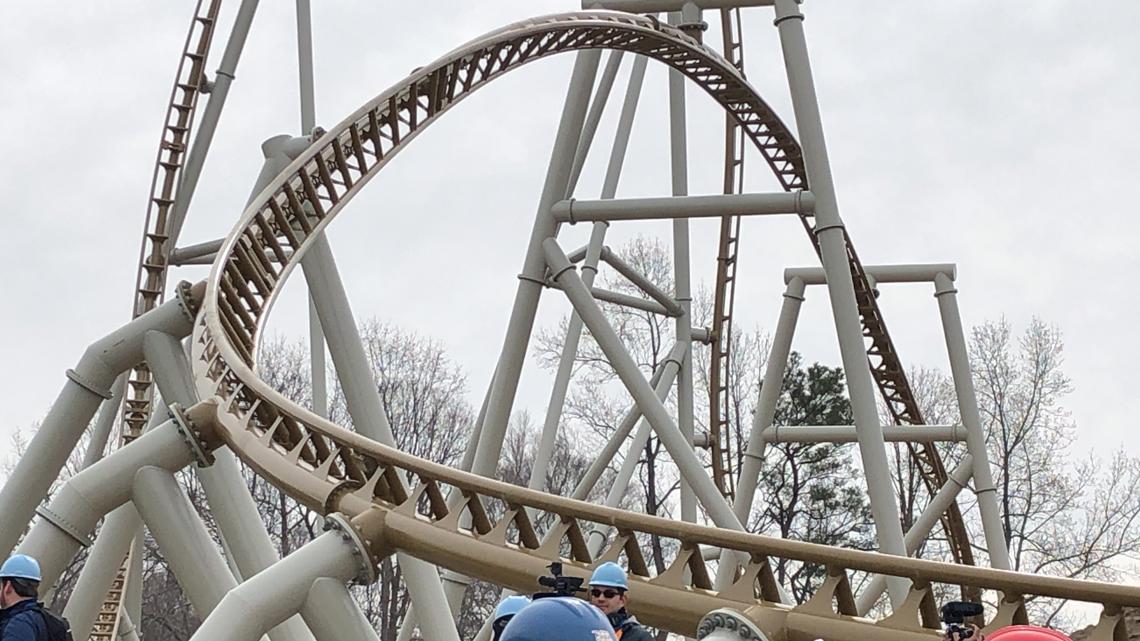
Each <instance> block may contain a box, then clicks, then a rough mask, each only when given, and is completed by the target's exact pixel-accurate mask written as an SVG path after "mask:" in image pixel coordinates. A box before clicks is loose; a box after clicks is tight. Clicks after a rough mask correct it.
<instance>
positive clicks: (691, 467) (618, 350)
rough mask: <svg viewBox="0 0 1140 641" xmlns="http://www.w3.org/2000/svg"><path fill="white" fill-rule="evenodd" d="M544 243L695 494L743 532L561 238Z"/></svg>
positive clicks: (722, 523)
mask: <svg viewBox="0 0 1140 641" xmlns="http://www.w3.org/2000/svg"><path fill="white" fill-rule="evenodd" d="M542 246H543V250H544V253H545V255H546V259H547V261H548V262H549V264H550V268H551V270H552V271H553V272H554V273H555V279H556V280H558V282H559V283H561V284H562V286H563V291H565V292H566V297H567V298H569V299H570V302H571V304H572V305H574V309H576V310H577V311H578V314H579V315H580V316H581V317H582V322H583V323H585V325H586V327H587V328H588V329H589V330H590V334H591V335H592V336H593V337H594V339H595V340H597V341H598V346H599V347H601V349H602V351H603V352H604V353H605V355H606V358H608V359H609V361H610V364H611V365H612V366H613V368H614V371H615V372H616V373H617V375H618V378H620V379H621V381H622V383H623V384H624V385H625V387H626V389H627V390H628V391H629V393H630V395H631V396H633V399H634V402H636V403H637V404H638V406H640V407H641V411H642V413H643V414H644V415H645V417H646V418H647V419H648V420H649V424H650V425H651V426H652V427H653V431H654V432H656V434H657V437H658V438H660V439H661V443H662V444H663V445H664V446H665V449H666V450H667V451H668V452H669V455H670V456H671V457H673V461H674V462H675V463H676V465H677V468H678V470H679V471H680V473H681V475H682V476H683V477H684V478H685V479H686V480H687V481H688V482H689V484H690V485H692V487H693V491H694V493H695V494H696V496H697V498H698V499H699V500H700V502H701V504H702V505H704V507H705V510H706V511H707V512H708V513H709V516H710V518H711V519H712V521H713V522H714V523H716V525H717V527H722V528H726V529H731V530H736V531H738V532H739V531H743V529H744V528H743V527H742V526H741V524H740V521H739V520H737V518H736V515H734V514H733V512H732V508H731V507H729V505H728V502H727V501H725V499H724V497H723V496H721V494H720V491H719V490H717V488H716V486H715V485H713V482H712V479H710V478H709V476H708V474H706V473H705V468H704V466H703V465H702V464H701V462H700V460H699V459H697V455H696V453H695V452H694V451H693V442H692V439H691V438H690V439H688V440H686V438H685V435H684V434H682V433H681V430H680V428H678V427H677V424H676V423H674V422H673V419H672V417H670V416H669V411H668V410H667V409H665V405H664V403H662V402H661V400H660V399H659V398H658V397H657V395H656V394H655V393H654V391H653V388H651V387H650V386H649V382H648V381H646V380H645V376H643V375H642V373H641V371H640V370H639V369H638V367H637V364H636V363H635V362H634V361H633V358H632V357H631V356H630V355H629V353H628V352H626V351H625V348H624V347H623V346H622V344H621V339H620V338H618V336H617V334H616V333H615V332H614V329H613V327H611V326H610V323H609V321H608V320H607V319H606V317H605V314H604V313H603V312H602V310H601V308H599V307H598V304H597V302H596V301H594V298H593V297H592V296H591V295H590V292H589V290H588V289H586V286H585V285H583V284H582V279H581V278H579V277H578V274H577V272H575V271H574V266H573V265H571V264H570V261H568V260H566V255H565V254H564V253H562V250H561V248H560V247H559V246H558V241H556V240H554V239H553V238H550V239H547V240H546V241H545V242H544V243H543V244H542Z"/></svg>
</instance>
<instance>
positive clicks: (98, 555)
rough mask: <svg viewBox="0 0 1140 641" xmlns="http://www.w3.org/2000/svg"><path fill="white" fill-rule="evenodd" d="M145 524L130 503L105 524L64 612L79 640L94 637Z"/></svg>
mask: <svg viewBox="0 0 1140 641" xmlns="http://www.w3.org/2000/svg"><path fill="white" fill-rule="evenodd" d="M141 525H142V519H141V518H140V517H139V513H138V511H137V510H135V506H134V504H132V503H129V502H128V503H124V504H123V505H120V506H119V507H117V508H115V509H114V510H113V511H112V512H111V513H110V514H108V515H107V518H106V519H105V520H104V521H103V527H102V528H101V529H100V531H99V536H98V538H96V539H95V545H93V546H92V547H91V553H90V554H88V555H87V561H86V562H85V563H84V564H83V569H82V570H80V572H79V579H77V580H76V582H75V588H74V589H72V591H71V596H70V597H68V599H67V605H66V606H65V607H64V609H63V616H64V617H66V618H67V620H68V622H69V623H71V631H72V634H73V635H74V637H75V638H76V639H86V638H87V637H88V636H89V635H90V634H91V628H92V626H94V624H95V620H96V619H97V618H98V616H99V608H100V607H101V606H102V605H103V601H104V600H105V599H106V598H107V590H109V589H110V587H111V583H112V581H114V580H115V575H116V574H118V572H119V568H120V567H121V566H122V565H123V559H125V558H126V556H127V553H128V552H130V549H131V542H132V541H133V540H134V536H135V532H136V531H137V530H138V528H139V526H141Z"/></svg>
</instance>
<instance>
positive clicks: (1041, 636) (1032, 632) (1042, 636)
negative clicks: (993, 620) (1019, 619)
mask: <svg viewBox="0 0 1140 641" xmlns="http://www.w3.org/2000/svg"><path fill="white" fill-rule="evenodd" d="M986 641H1072V639H1070V638H1069V637H1067V636H1065V635H1064V634H1061V633H1060V632H1058V631H1056V630H1050V629H1049V628H1041V627H1038V626H1035V625H1009V626H1006V627H1004V628H1000V629H998V630H995V631H994V632H992V633H990V634H988V635H986Z"/></svg>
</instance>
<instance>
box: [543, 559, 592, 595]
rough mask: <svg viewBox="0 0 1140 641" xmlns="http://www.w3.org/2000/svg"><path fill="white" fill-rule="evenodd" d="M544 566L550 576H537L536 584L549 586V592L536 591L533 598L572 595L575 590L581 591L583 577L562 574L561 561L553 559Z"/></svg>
mask: <svg viewBox="0 0 1140 641" xmlns="http://www.w3.org/2000/svg"><path fill="white" fill-rule="evenodd" d="M546 567H547V568H549V569H550V576H540V577H538V584H539V585H542V586H545V587H548V588H550V592H537V593H535V595H534V598H536V599H541V598H543V597H548V596H574V593H575V592H581V591H582V583H583V582H584V581H585V579H582V578H579V577H574V576H562V563H561V562H559V561H555V562H554V563H551V564H550V565H548V566H546Z"/></svg>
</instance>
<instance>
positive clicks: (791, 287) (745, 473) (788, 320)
mask: <svg viewBox="0 0 1140 641" xmlns="http://www.w3.org/2000/svg"><path fill="white" fill-rule="evenodd" d="M803 302H804V283H803V281H801V280H799V279H798V278H793V279H792V281H791V282H789V283H788V286H787V289H786V290H785V291H784V302H783V304H782V305H781V306H780V318H779V320H778V321H776V333H775V335H774V336H773V337H772V350H771V352H770V353H769V354H768V361H767V363H766V364H765V367H764V378H763V379H762V381H761V385H760V397H759V399H758V400H757V403H756V411H755V412H754V413H753V417H752V428H751V429H750V430H749V432H748V443H747V445H746V446H745V450H744V457H743V458H744V462H743V463H742V464H741V466H740V476H739V478H738V479H737V482H736V497H735V501H734V503H733V505H732V511H733V512H734V513H735V514H736V518H737V519H739V520H740V522H741V523H744V524H747V523H748V521H749V519H750V517H751V514H752V503H753V500H754V499H755V496H756V486H757V485H758V484H759V482H760V470H761V468H762V467H763V464H764V452H765V449H766V448H767V446H768V442H767V441H766V440H764V430H766V429H768V427H769V426H771V425H772V421H773V420H775V417H776V404H777V403H778V402H779V400H780V391H781V389H782V388H783V383H784V372H785V371H787V368H788V357H789V356H790V355H791V352H792V337H793V336H795V333H796V322H797V321H798V320H799V316H800V307H801V306H802V305H803ZM735 578H736V568H735V567H733V566H732V564H729V563H723V562H722V563H720V564H719V565H718V567H717V573H716V579H715V584H714V587H716V588H717V589H724V588H727V587H728V585H729V584H730V583H732V581H733V580H735Z"/></svg>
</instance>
